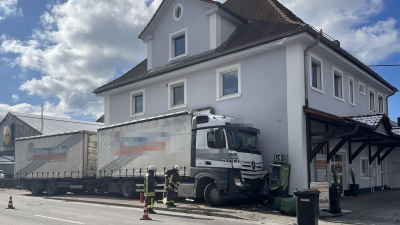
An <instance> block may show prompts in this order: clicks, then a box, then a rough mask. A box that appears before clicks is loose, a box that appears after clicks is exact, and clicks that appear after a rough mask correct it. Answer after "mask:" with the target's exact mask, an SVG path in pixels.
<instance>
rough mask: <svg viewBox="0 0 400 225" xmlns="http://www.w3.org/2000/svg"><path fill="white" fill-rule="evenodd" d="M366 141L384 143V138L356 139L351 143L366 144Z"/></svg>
mask: <svg viewBox="0 0 400 225" xmlns="http://www.w3.org/2000/svg"><path fill="white" fill-rule="evenodd" d="M366 141H371V142H379V141H383V138H376V139H355V140H352V141H351V142H353V143H356V142H366Z"/></svg>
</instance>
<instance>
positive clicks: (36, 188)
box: [32, 182, 38, 193]
mask: <svg viewBox="0 0 400 225" xmlns="http://www.w3.org/2000/svg"><path fill="white" fill-rule="evenodd" d="M37 191H38V185H37V183H36V182H34V183H33V184H32V192H33V193H36V192H37Z"/></svg>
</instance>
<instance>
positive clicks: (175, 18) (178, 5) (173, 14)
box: [172, 3, 183, 21]
mask: <svg viewBox="0 0 400 225" xmlns="http://www.w3.org/2000/svg"><path fill="white" fill-rule="evenodd" d="M178 7H181V16H180V17H179V18H178V17H176V14H175V12H176V9H177V8H178ZM172 16H173V17H174V20H175V21H178V20H180V19H181V18H182V16H183V6H182V4H181V3H179V4H177V5H176V6H175V7H174V11H172Z"/></svg>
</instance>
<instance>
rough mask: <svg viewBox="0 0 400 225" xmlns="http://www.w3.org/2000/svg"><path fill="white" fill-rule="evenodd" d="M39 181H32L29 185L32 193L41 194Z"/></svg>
mask: <svg viewBox="0 0 400 225" xmlns="http://www.w3.org/2000/svg"><path fill="white" fill-rule="evenodd" d="M40 186H41V185H40V183H39V182H38V181H33V182H32V183H31V185H30V187H29V189H30V191H31V193H32V194H33V195H41V194H43V189H41V187H40Z"/></svg>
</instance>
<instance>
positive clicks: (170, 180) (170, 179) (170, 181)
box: [169, 174, 174, 184]
mask: <svg viewBox="0 0 400 225" xmlns="http://www.w3.org/2000/svg"><path fill="white" fill-rule="evenodd" d="M173 177H174V174H171V176H170V177H169V183H170V184H172V178H173Z"/></svg>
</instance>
